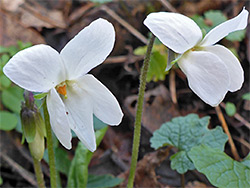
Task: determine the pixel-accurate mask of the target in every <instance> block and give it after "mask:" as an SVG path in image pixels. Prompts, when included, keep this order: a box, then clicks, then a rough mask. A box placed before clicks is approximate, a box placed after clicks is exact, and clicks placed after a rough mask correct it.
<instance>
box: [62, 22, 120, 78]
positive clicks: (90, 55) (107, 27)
mask: <svg viewBox="0 0 250 188" xmlns="http://www.w3.org/2000/svg"><path fill="white" fill-rule="evenodd" d="M114 42H115V30H114V27H113V25H112V24H111V23H109V22H108V21H106V20H104V19H101V18H99V19H98V20H96V21H94V22H92V23H91V24H90V25H89V26H88V27H85V28H84V29H83V30H82V31H80V32H79V33H78V34H77V35H76V36H75V37H74V38H73V39H72V40H71V41H70V42H69V43H68V44H67V45H66V46H65V47H64V48H63V49H62V51H61V53H60V54H61V56H62V58H63V60H64V63H65V67H66V69H67V71H68V78H67V79H68V80H73V79H76V78H78V77H79V76H81V75H84V74H86V73H88V72H89V71H90V70H91V69H92V68H94V67H96V66H97V65H99V64H101V63H102V62H103V61H104V60H105V59H106V57H107V56H108V55H109V54H110V52H111V51H112V49H113V46H114Z"/></svg>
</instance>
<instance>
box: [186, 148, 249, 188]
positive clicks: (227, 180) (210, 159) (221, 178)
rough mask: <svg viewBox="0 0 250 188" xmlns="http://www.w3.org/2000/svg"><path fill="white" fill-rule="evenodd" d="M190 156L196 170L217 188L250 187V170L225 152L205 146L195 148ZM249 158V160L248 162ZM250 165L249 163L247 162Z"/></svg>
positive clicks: (189, 153)
mask: <svg viewBox="0 0 250 188" xmlns="http://www.w3.org/2000/svg"><path fill="white" fill-rule="evenodd" d="M188 156H189V157H190V158H191V160H192V161H193V163H194V165H195V167H196V169H197V170H198V171H199V172H201V173H203V174H205V175H206V177H207V178H208V180H209V181H210V182H211V183H212V184H213V185H214V186H216V187H234V188H238V187H239V188H241V187H242V188H245V187H250V181H249V180H250V168H249V166H247V165H245V164H244V163H240V162H238V161H235V160H233V159H232V158H230V157H229V156H227V155H226V154H225V153H224V152H223V151H221V150H219V149H216V148H211V147H208V146H205V145H200V146H196V147H193V148H192V149H191V150H190V152H188ZM248 160H249V158H248V159H247V161H248ZM247 163H248V164H249V161H248V162H247Z"/></svg>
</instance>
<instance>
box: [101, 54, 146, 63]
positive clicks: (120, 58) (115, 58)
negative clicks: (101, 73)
mask: <svg viewBox="0 0 250 188" xmlns="http://www.w3.org/2000/svg"><path fill="white" fill-rule="evenodd" d="M143 59H144V56H131V57H128V56H127V55H123V56H113V57H108V58H107V59H106V60H105V61H104V63H125V62H127V63H134V62H136V61H141V60H143ZM128 60H129V61H128Z"/></svg>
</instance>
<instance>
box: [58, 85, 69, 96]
mask: <svg viewBox="0 0 250 188" xmlns="http://www.w3.org/2000/svg"><path fill="white" fill-rule="evenodd" d="M56 90H57V92H58V93H60V94H62V95H63V96H66V95H67V91H66V85H63V86H60V87H57V89H56Z"/></svg>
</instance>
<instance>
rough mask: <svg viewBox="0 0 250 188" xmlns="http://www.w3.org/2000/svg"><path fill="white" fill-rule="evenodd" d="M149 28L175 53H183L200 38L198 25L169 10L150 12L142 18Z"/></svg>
mask: <svg viewBox="0 0 250 188" xmlns="http://www.w3.org/2000/svg"><path fill="white" fill-rule="evenodd" d="M144 25H146V26H147V27H148V28H149V30H150V31H151V32H152V33H153V34H154V35H155V36H156V37H158V38H159V40H160V41H161V42H162V43H163V44H164V45H166V46H167V47H168V48H170V49H171V50H173V51H175V52H176V53H180V54H182V53H184V52H185V51H187V50H188V49H190V48H192V47H194V46H195V45H196V44H197V43H198V42H199V41H200V40H201V38H202V33H201V30H200V28H199V26H198V25H197V24H196V23H195V22H194V21H193V20H191V19H190V18H188V17H186V16H184V15H181V14H178V13H171V12H158V13H151V14H149V15H148V16H147V18H146V19H145V20H144Z"/></svg>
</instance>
